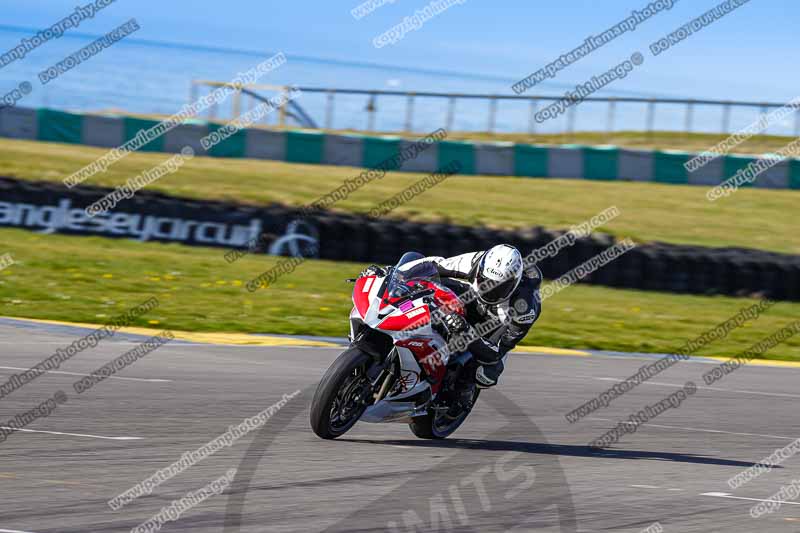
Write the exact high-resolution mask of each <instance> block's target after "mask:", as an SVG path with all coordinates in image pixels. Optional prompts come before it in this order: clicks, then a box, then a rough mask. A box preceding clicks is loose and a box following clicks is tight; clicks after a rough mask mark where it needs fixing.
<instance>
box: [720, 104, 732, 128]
mask: <svg viewBox="0 0 800 533" xmlns="http://www.w3.org/2000/svg"><path fill="white" fill-rule="evenodd" d="M730 129H731V104H730V102H725V105H724V106H723V108H722V133H728V132H729V131H730Z"/></svg>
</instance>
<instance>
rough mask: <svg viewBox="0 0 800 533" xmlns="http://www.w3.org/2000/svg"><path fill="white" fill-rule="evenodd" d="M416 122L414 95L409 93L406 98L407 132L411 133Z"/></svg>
mask: <svg viewBox="0 0 800 533" xmlns="http://www.w3.org/2000/svg"><path fill="white" fill-rule="evenodd" d="M413 120H414V93H408V97H407V98H406V126H405V131H406V132H407V133H411V128H412V124H413Z"/></svg>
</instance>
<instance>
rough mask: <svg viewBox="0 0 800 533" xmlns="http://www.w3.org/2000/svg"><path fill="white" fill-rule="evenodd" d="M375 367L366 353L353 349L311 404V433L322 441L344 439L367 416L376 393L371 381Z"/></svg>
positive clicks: (335, 364) (333, 368)
mask: <svg viewBox="0 0 800 533" xmlns="http://www.w3.org/2000/svg"><path fill="white" fill-rule="evenodd" d="M371 363H372V358H371V357H370V356H369V355H368V354H367V353H366V352H364V351H362V350H361V349H359V348H356V347H351V348H349V349H347V350H346V351H344V352H343V353H342V354H341V355H340V356H339V357H338V358H337V359H336V361H334V362H333V364H332V365H331V366H330V368H329V369H328V371H327V372H325V375H324V376H322V380H321V381H320V382H319V385H318V386H317V391H316V392H315V393H314V399H313V400H312V402H311V429H313V430H314V433H316V434H317V436H318V437H320V438H323V439H335V438H337V437H341V436H342V435H344V434H345V433H347V431H349V430H350V428H352V427H353V426H354V425H355V423H356V422H358V419H359V418H361V415H363V414H364V411H365V410H366V408H367V402H368V400H369V395H370V394H371V393H372V384H371V383H370V381H369V378H368V377H367V370H368V369H369V367H370V365H371Z"/></svg>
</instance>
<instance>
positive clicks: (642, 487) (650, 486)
mask: <svg viewBox="0 0 800 533" xmlns="http://www.w3.org/2000/svg"><path fill="white" fill-rule="evenodd" d="M631 487H636V488H637V489H657V488H658V487H656V486H655V485H631Z"/></svg>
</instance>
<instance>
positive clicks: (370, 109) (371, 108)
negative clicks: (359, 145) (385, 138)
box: [367, 93, 378, 132]
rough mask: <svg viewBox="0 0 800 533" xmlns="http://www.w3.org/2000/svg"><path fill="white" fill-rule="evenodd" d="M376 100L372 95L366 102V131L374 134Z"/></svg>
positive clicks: (374, 95) (373, 94)
mask: <svg viewBox="0 0 800 533" xmlns="http://www.w3.org/2000/svg"><path fill="white" fill-rule="evenodd" d="M377 99H378V95H376V94H375V93H372V94H371V95H370V97H369V101H368V102H367V115H368V119H367V131H369V132H374V131H375V111H377V109H378V106H377Z"/></svg>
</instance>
